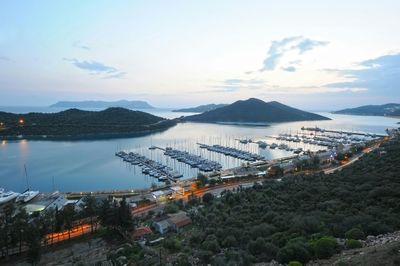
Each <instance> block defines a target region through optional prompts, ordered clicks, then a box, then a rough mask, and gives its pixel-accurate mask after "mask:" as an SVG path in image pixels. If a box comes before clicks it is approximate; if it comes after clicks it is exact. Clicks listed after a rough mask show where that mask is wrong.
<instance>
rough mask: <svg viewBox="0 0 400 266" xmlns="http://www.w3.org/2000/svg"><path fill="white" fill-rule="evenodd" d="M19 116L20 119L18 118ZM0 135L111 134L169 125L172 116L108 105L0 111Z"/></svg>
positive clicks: (145, 130) (58, 135)
mask: <svg viewBox="0 0 400 266" xmlns="http://www.w3.org/2000/svg"><path fill="white" fill-rule="evenodd" d="M21 119H22V121H23V122H21ZM0 121H2V122H3V130H0V137H3V138H13V137H16V136H19V135H23V136H24V137H28V138H34V137H35V136H36V137H42V136H43V135H45V136H47V137H48V138H63V137H66V138H77V139H79V138H99V137H102V138H112V137H125V136H130V135H134V134H137V133H140V132H151V131H156V130H162V129H166V128H169V127H171V126H173V125H175V124H176V121H174V120H168V119H164V118H162V117H158V116H154V115H152V114H148V113H145V112H141V111H132V110H128V109H124V108H120V107H111V108H108V109H106V110H103V111H82V110H78V109H68V110H65V111H62V112H58V113H28V114H13V113H6V112H0Z"/></svg>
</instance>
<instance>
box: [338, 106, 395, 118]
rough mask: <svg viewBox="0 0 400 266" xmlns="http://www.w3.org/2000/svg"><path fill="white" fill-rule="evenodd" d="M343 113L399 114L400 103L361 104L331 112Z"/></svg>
mask: <svg viewBox="0 0 400 266" xmlns="http://www.w3.org/2000/svg"><path fill="white" fill-rule="evenodd" d="M332 113H333V114H345V115H370V116H400V104H398V103H387V104H380V105H372V104H371V105H362V106H359V107H354V108H346V109H342V110H338V111H334V112H332Z"/></svg>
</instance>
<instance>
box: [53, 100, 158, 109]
mask: <svg viewBox="0 0 400 266" xmlns="http://www.w3.org/2000/svg"><path fill="white" fill-rule="evenodd" d="M50 107H66V108H108V107H123V108H129V109H149V108H154V107H153V106H151V105H150V104H148V103H147V102H145V101H127V100H120V101H111V102H107V101H60V102H57V103H55V104H53V105H50Z"/></svg>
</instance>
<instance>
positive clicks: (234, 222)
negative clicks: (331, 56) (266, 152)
mask: <svg viewBox="0 0 400 266" xmlns="http://www.w3.org/2000/svg"><path fill="white" fill-rule="evenodd" d="M399 163H400V140H399V138H398V137H396V138H395V139H393V140H390V141H388V142H387V143H384V144H383V145H382V146H381V147H380V148H379V149H378V150H375V151H373V152H370V153H367V154H366V155H364V156H363V157H361V158H360V159H359V160H358V161H356V162H355V163H354V164H352V165H350V166H348V167H346V168H344V169H343V170H341V171H339V172H335V173H332V174H329V175H327V174H324V173H323V172H320V173H316V174H312V175H303V174H299V175H292V176H285V177H283V178H282V179H281V180H280V181H276V180H269V181H265V182H264V183H263V184H262V185H259V184H254V186H253V187H252V188H247V189H245V188H242V189H240V188H239V189H238V190H236V193H235V192H231V191H225V192H224V193H223V195H222V196H221V197H220V198H213V197H212V195H211V197H208V198H209V199H210V200H209V201H208V202H206V204H203V206H202V207H201V208H198V209H197V212H194V214H193V216H192V219H193V221H194V222H193V226H192V227H191V228H190V229H189V231H188V232H187V233H186V234H185V237H186V239H188V241H187V240H186V239H185V240H186V241H187V242H185V244H183V245H184V246H185V247H190V248H191V252H188V254H193V256H195V257H198V258H200V259H201V260H202V263H203V264H204V265H206V264H212V265H253V264H255V263H262V262H268V261H270V260H272V259H274V260H278V261H279V262H280V263H283V264H285V265H287V263H288V262H289V261H294V260H296V261H300V262H302V263H303V264H304V263H306V262H307V261H309V260H314V259H326V258H329V257H331V256H332V255H334V254H335V253H337V252H338V251H340V250H341V249H350V248H354V246H350V245H349V246H347V244H346V243H344V239H353V242H354V239H357V240H358V239H361V240H360V241H363V240H364V239H366V240H365V241H366V242H370V241H371V240H373V239H375V240H374V241H375V242H376V240H377V239H379V238H381V236H380V235H381V234H387V233H389V232H393V231H397V230H399V229H400V224H399V222H398V221H399V219H400V206H399V204H398V198H399V196H400V192H399V191H400V190H399V189H400V178H399V176H400V175H399V174H400V168H399V167H398V165H399ZM203 202H204V197H203ZM371 236H377V237H375V238H374V237H371ZM337 238H339V239H342V241H339V242H337ZM383 238H385V239H386V240H384V239H382V241H383V243H385V242H387V239H388V237H383ZM165 241H168V240H165ZM186 243H187V244H186ZM398 249H399V246H398V245H397V246H396V247H395V249H393V251H394V253H391V254H386V259H385V260H384V261H388V257H389V255H390V257H391V258H393V257H394V256H397V264H396V263H394V264H385V263H382V262H381V264H380V263H379V262H378V263H377V264H373V263H371V264H369V263H365V262H364V263H362V262H359V260H354V262H357V261H358V263H343V264H335V263H331V264H326V265H399V264H398V262H399V261H400V260H399V252H398ZM390 250H392V249H390ZM388 251H389V249H388ZM393 251H392V252H393ZM379 253H380V254H379V256H385V254H382V252H379ZM353 254H354V253H353ZM371 255H373V254H371ZM375 255H376V256H377V257H376V258H378V253H377V252H376V253H375ZM375 261H377V259H375ZM378 261H379V260H378ZM260 265H261V264H260ZM274 265H275V264H274ZM311 265H325V264H311Z"/></svg>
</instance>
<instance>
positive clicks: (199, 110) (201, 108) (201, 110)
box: [172, 103, 228, 113]
mask: <svg viewBox="0 0 400 266" xmlns="http://www.w3.org/2000/svg"><path fill="white" fill-rule="evenodd" d="M227 105H228V104H213V103H212V104H204V105H199V106H196V107H191V108H182V109H177V110H172V112H187V113H204V112H208V111H211V110H215V109H217V108H221V107H224V106H227Z"/></svg>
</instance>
